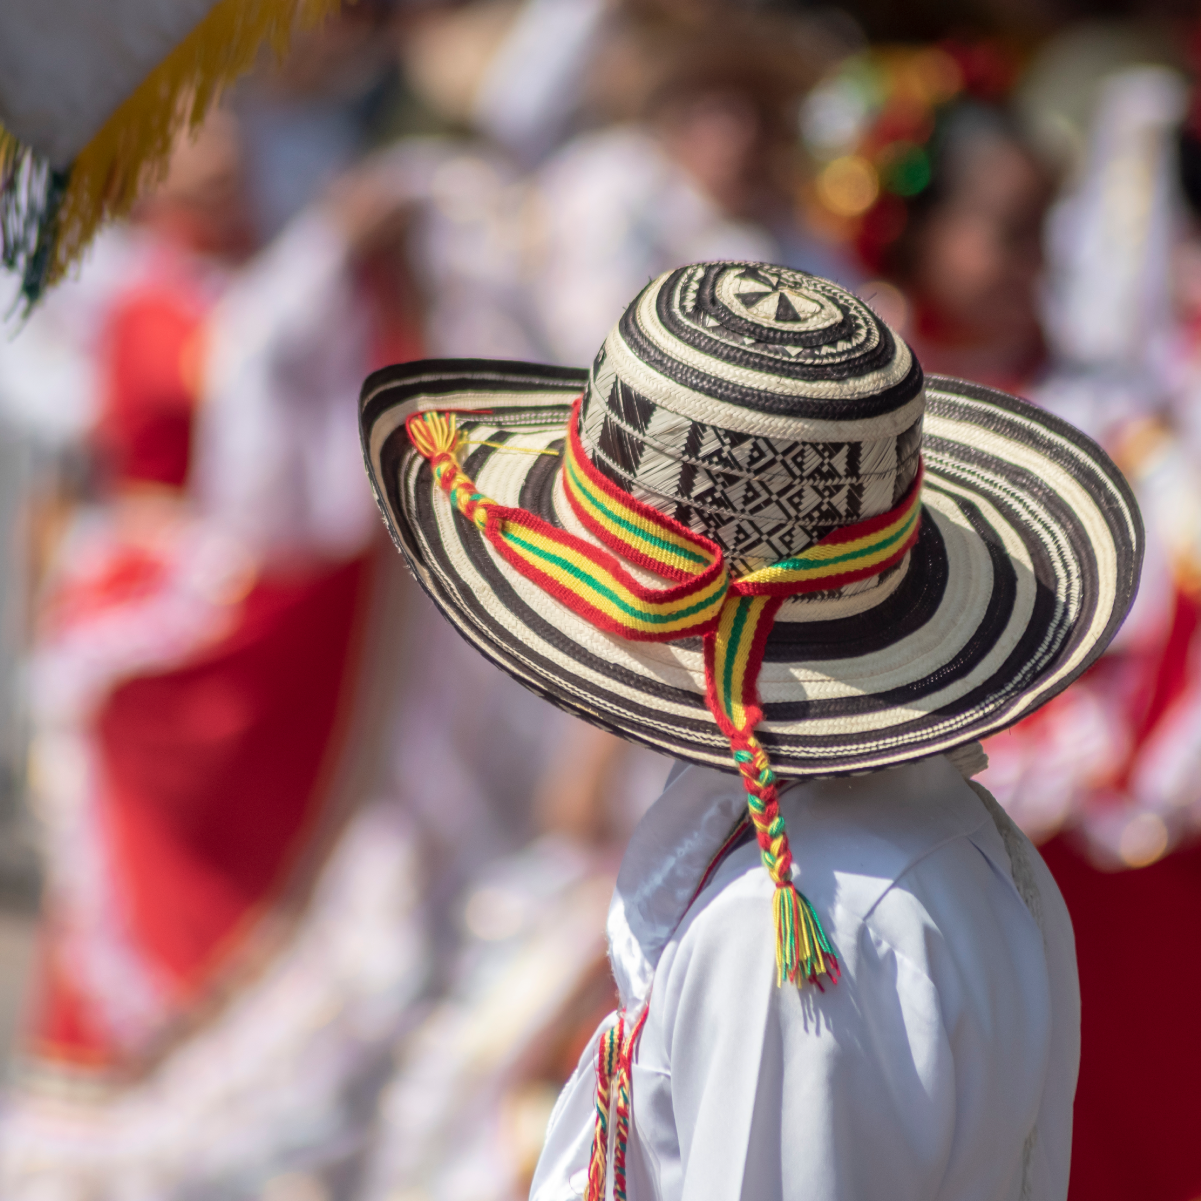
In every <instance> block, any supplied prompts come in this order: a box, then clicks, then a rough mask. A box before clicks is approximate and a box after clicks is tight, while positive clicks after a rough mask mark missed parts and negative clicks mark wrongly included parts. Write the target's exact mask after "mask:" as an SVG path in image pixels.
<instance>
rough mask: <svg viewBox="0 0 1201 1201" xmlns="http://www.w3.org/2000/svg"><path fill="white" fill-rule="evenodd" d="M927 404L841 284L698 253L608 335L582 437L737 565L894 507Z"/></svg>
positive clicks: (612, 468) (749, 565) (903, 354)
mask: <svg viewBox="0 0 1201 1201" xmlns="http://www.w3.org/2000/svg"><path fill="white" fill-rule="evenodd" d="M924 407H925V399H924V394H923V390H922V372H921V368H920V366H919V365H918V363H917V361H916V359H914V357H913V355H912V353H911V352H910V350H909V348H908V347H907V346H906V345H905V343H904V342H903V341H902V340H901V339H899V338H897V337H896V336H895V335H894V334H893V333H892V331H891V330H890V329H889V328H888V326H887V325H886V324H885V323H884V322H883V321H881V320H880V318H879V317H877V316H876V314H875V313H873V312H872V310H871V309H870V308H868V306H867V305H865V304H864V303H863V302H862V301H861V300H859V299H858V298H857V297H855V296H853V295H852V294H851V293H850V292H848V291H846V289H844V288H841V287H840V286H839V285H837V284H835V283H832V282H831V281H829V280H825V279H821V278H819V277H817V276H814V275H810V274H808V273H807V272H804V271H796V270H792V269H790V268H787V267H778V266H774V265H772V264H769V263H751V262H715V263H696V264H693V265H691V266H689V267H684V268H680V269H678V270H676V271H671V272H667V273H666V274H664V275H662V276H660V277H659V278H658V279H657V280H654V281H653V282H651V283H650V284H648V285H647V287H646V288H645V289H644V290H643V291H642V293H641V294H640V295H639V296H638V297H637V298H636V299H635V300H634V302H633V303H632V304H631V305H630V306H629V308H628V309H627V310H626V311H625V313H624V314H623V315H622V317H621V320H620V321H619V322H618V323H617V325H616V326H615V327H614V329H613V330H612V332H611V333H610V334H609V336H608V338H607V339H606V340H605V344H604V346H603V347H602V348H601V351H600V353H599V354H598V355H597V357H596V359H595V361H594V362H593V365H592V370H591V372H590V374H589V378H588V384H587V387H586V388H585V392H584V403H583V409H582V416H581V423H580V436H581V441H582V443H583V446H584V449H585V451H586V453H587V454H588V455H589V457H590V458H591V460H592V461H593V463H594V464H595V465H596V466H597V468H598V469H599V470H600V471H602V472H603V473H604V474H605V475H606V476H608V477H609V478H610V479H611V480H613V482H614V483H616V484H617V485H618V486H619V487H621V488H623V489H625V490H626V491H627V492H630V493H631V494H633V495H634V496H636V497H637V498H638V499H639V500H641V501H644V502H645V503H647V504H650V505H652V506H654V507H655V508H657V509H659V510H660V511H662V512H666V513H668V514H670V515H671V516H673V517H675V518H676V519H677V520H678V521H680V522H682V523H683V524H684V525H686V526H688V527H689V528H690V529H692V530H693V531H695V532H696V533H700V534H704V535H706V536H707V537H709V538H712V539H713V541H715V542H716V543H717V544H718V545H719V546H720V547H721V548H722V549H723V551H725V552H726V555H727V558H728V559H729V560H730V563H731V566H732V568H733V569H734V570H735V571H736V572H745V571H753V570H756V569H757V568H760V567H763V566H766V565H768V564H770V563H774V562H777V561H779V560H780V559H785V558H788V557H790V556H791V555H795V554H798V553H799V552H800V551H802V550H804V549H805V547H806V546H808V545H810V544H811V543H813V542H815V541H818V540H820V539H821V538H823V537H825V536H826V535H827V534H828V533H830V532H831V531H832V530H835V529H838V528H841V527H842V526H845V525H849V524H851V523H853V522H856V521H860V520H863V519H864V518H867V517H872V516H876V515H877V514H880V513H884V512H887V511H888V510H890V509H891V508H893V507H894V506H895V505H896V503H897V502H898V501H899V500H900V498H901V497H902V496H903V495H904V493H905V491H906V490H907V489H908V487H909V485H910V484H911V483H912V481H913V479H914V476H915V475H916V473H917V470H918V462H919V455H920V449H921V430H922V414H923V411H924ZM877 582H878V581H874V580H869V581H865V582H864V583H863V585H862V587H863V588H870V587H873V586H874V585H875V584H876V583H877Z"/></svg>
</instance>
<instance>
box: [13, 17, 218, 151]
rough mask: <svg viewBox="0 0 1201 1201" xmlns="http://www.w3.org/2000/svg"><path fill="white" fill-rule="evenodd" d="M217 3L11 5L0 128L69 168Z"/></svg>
mask: <svg viewBox="0 0 1201 1201" xmlns="http://www.w3.org/2000/svg"><path fill="white" fill-rule="evenodd" d="M213 4H214V0H104V3H102V4H97V3H96V0H4V3H3V4H0V124H3V125H4V126H6V127H7V129H8V130H9V132H11V133H13V134H15V135H16V136H17V137H18V138H20V139H21V141H23V142H26V143H28V144H29V145H31V146H33V147H34V149H36V150H38V151H40V152H41V153H42V154H44V155H46V156H47V157H48V158H49V159H50V161H51V162H52V163H53V164H54V166H56V167H65V166H67V165H68V164H69V163H70V162H71V160H72V159H73V158H74V157H75V156H76V155H77V154H78V153H79V152H80V151H81V150H82V149H83V148H84V146H86V145H87V144H88V142H89V141H91V139H92V137H93V135H94V134H95V133H96V131H97V130H99V129H100V127H101V126H102V125H103V124H104V123H105V121H107V120H108V118H109V117H110V116H111V115H112V113H113V111H114V110H115V109H116V108H117V107H118V106H119V105H120V104H121V103H122V102H123V101H124V100H126V99H127V98H128V97H129V96H130V95H132V93H133V92H134V91H135V90H136V89H137V87H138V85H139V84H140V83H141V82H142V80H143V79H145V78H146V76H147V75H149V74H150V72H151V71H152V70H153V69H154V68H155V67H157V66H158V64H159V63H160V62H162V60H163V59H164V58H166V57H167V55H168V54H169V53H170V52H171V51H172V50H173V49H174V48H175V47H176V46H177V45H178V44H179V43H180V42H182V41H183V39H184V38H185V37H187V35H188V34H189V33H191V31H192V29H193V28H194V27H195V26H196V25H198V24H199V23H200V21H201V19H202V18H204V17H205V16H207V15H208V12H209V10H210V9H211V8H212V7H213Z"/></svg>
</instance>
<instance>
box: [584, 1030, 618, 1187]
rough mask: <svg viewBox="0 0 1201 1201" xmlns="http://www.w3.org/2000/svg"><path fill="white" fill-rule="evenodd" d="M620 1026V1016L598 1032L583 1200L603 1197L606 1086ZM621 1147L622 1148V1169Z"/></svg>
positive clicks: (615, 1060) (611, 1074) (613, 1071)
mask: <svg viewBox="0 0 1201 1201" xmlns="http://www.w3.org/2000/svg"><path fill="white" fill-rule="evenodd" d="M624 1025H625V1021H624V1018H622V1017H619V1018H618V1019H617V1024H616V1025H615V1026H610V1027H609V1029H608V1030H606V1031H605V1032H604V1034H602V1035H601V1040H600V1047H599V1049H598V1050H597V1054H596V1129H595V1131H594V1132H593V1135H592V1155H591V1156H590V1157H589V1160H588V1187H587V1188H586V1189H585V1190H584V1201H604V1199H605V1171H606V1168H607V1167H608V1159H609V1106H610V1099H611V1096H610V1089H611V1086H612V1084H613V1080H614V1078H615V1076H616V1075H617V1074H618V1069H619V1065H620V1062H621V1052H622V1032H623V1029H624ZM627 1113H628V1108H627ZM624 1150H625V1149H624V1147H623V1148H622V1152H623V1154H622V1166H623V1168H624V1166H625V1164H624V1161H625V1155H624Z"/></svg>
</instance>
